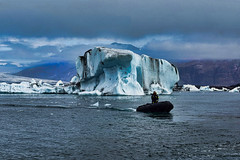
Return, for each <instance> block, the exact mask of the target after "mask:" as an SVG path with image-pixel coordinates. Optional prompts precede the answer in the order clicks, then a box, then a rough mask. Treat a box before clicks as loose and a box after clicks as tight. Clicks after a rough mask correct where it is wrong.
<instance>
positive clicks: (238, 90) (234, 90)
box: [229, 87, 240, 93]
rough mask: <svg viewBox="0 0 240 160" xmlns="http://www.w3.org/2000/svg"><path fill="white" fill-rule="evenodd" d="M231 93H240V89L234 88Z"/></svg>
mask: <svg viewBox="0 0 240 160" xmlns="http://www.w3.org/2000/svg"><path fill="white" fill-rule="evenodd" d="M229 92H232V93H234V92H235V93H239V92H240V87H235V88H233V89H232V90H230V91H229Z"/></svg>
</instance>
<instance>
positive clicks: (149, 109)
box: [137, 101, 173, 113]
mask: <svg viewBox="0 0 240 160" xmlns="http://www.w3.org/2000/svg"><path fill="white" fill-rule="evenodd" d="M172 109H173V104H172V103H171V102H169V101H163V102H158V103H147V104H145V105H142V106H139V107H138V108H137V111H138V112H145V113H169V112H170V111H171V110H172Z"/></svg>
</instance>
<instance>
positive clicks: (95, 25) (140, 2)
mask: <svg viewBox="0 0 240 160" xmlns="http://www.w3.org/2000/svg"><path fill="white" fill-rule="evenodd" d="M239 17H240V0H151V1H149V0H41V1H39V0H21V1H20V0H0V72H1V71H4V69H5V68H7V66H9V67H10V65H11V66H16V67H24V66H29V65H31V64H33V63H37V62H42V61H62V60H70V61H74V60H75V59H76V57H77V56H78V55H82V54H83V53H84V51H85V50H88V49H89V48H92V47H94V46H107V45H109V44H111V43H112V42H119V43H124V44H132V45H134V46H136V47H138V48H141V50H142V52H144V53H145V54H147V55H150V56H152V57H154V58H163V59H167V60H174V61H176V60H192V59H240V18H239Z"/></svg>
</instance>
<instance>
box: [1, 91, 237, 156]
mask: <svg viewBox="0 0 240 160" xmlns="http://www.w3.org/2000/svg"><path fill="white" fill-rule="evenodd" d="M160 100H161V101H163V100H169V101H171V102H172V103H173V104H174V107H175V108H174V109H173V110H172V111H171V113H170V114H158V115H156V114H155V115H154V114H145V113H138V112H136V111H135V109H136V108H137V106H139V105H141V104H145V103H147V102H150V96H121V97H116V96H108V97H107V96H101V97H97V96H78V95H43V94H42V95H39V94H34V95H28V94H1V95H0V137H1V138H0V159H58V160H59V159H81V160H82V159H84V160H85V159H104V160H106V159H107V160H108V159H109V160H112V159H136V160H141V159H216V160H219V159H224V160H226V159H240V94H239V93H238V94H237V93H225V92H196V93H190V92H182V93H173V94H172V95H168V96H166V95H165V96H160ZM97 102H98V103H99V106H96V105H95V106H94V105H92V104H95V103H97ZM110 104H111V105H110Z"/></svg>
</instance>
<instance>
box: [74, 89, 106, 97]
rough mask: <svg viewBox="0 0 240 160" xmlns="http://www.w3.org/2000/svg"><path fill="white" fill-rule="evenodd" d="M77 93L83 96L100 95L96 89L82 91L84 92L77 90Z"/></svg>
mask: <svg viewBox="0 0 240 160" xmlns="http://www.w3.org/2000/svg"><path fill="white" fill-rule="evenodd" d="M78 95H84V96H101V95H102V93H101V92H99V91H98V90H94V91H84V92H78Z"/></svg>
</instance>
